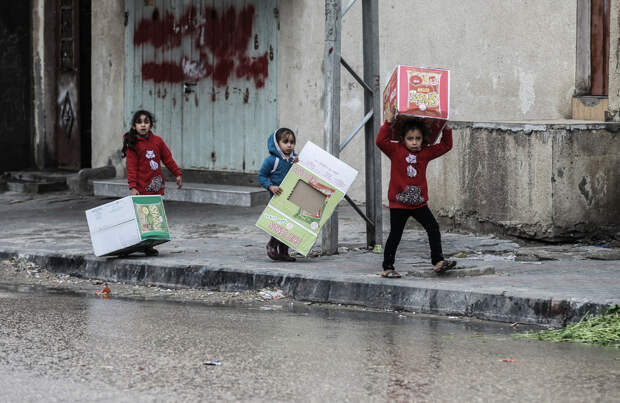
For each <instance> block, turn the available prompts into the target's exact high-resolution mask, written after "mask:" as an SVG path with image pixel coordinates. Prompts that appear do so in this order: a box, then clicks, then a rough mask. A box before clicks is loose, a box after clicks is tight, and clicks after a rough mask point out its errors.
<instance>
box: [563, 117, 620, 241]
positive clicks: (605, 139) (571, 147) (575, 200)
mask: <svg viewBox="0 0 620 403" xmlns="http://www.w3.org/2000/svg"><path fill="white" fill-rule="evenodd" d="M619 130H620V127H619V126H617V124H615V125H614V126H610V127H609V129H608V130H601V129H598V130H596V129H593V130H580V129H574V130H570V131H559V132H557V133H554V134H553V135H552V136H553V172H552V180H553V223H554V226H555V231H556V233H563V234H566V235H570V234H575V235H576V236H579V234H581V233H595V232H602V233H608V232H612V233H615V232H617V231H618V230H619V228H618V224H620V133H619V132H618V131H619Z"/></svg>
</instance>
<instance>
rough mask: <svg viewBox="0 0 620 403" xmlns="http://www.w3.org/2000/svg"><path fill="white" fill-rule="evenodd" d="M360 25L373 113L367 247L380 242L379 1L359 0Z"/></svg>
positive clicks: (369, 126) (367, 96) (366, 96)
mask: <svg viewBox="0 0 620 403" xmlns="http://www.w3.org/2000/svg"><path fill="white" fill-rule="evenodd" d="M362 26H363V43H364V81H365V82H366V83H367V84H368V85H369V86H370V87H371V88H372V91H373V93H370V92H369V91H364V113H368V112H369V111H373V115H372V118H371V119H370V120H368V122H366V125H365V134H366V138H365V145H366V215H367V216H368V218H369V219H370V220H371V221H372V222H374V224H375V225H374V226H372V225H370V224H368V223H367V224H366V242H367V244H368V246H369V247H374V246H375V245H381V244H382V243H383V216H382V213H381V200H382V197H381V191H382V189H381V153H380V152H379V150H378V149H377V147H376V145H375V136H376V135H377V133H378V132H379V129H380V127H381V116H382V113H381V88H380V82H379V2H378V0H363V2H362Z"/></svg>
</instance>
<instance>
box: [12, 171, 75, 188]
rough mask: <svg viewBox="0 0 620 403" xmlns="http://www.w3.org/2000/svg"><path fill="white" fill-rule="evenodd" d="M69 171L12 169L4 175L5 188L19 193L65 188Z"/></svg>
mask: <svg viewBox="0 0 620 403" xmlns="http://www.w3.org/2000/svg"><path fill="white" fill-rule="evenodd" d="M69 175H71V173H70V172H64V171H62V172H54V171H14V172H8V173H7V174H6V175H5V181H6V183H5V185H4V186H3V187H4V188H5V189H6V190H9V191H11V192H19V193H45V192H55V191H59V190H65V189H67V177H68V176H69Z"/></svg>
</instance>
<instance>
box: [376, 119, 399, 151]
mask: <svg viewBox="0 0 620 403" xmlns="http://www.w3.org/2000/svg"><path fill="white" fill-rule="evenodd" d="M391 134H392V124H391V123H390V122H388V121H385V123H383V126H381V129H379V133H378V134H377V141H376V143H377V147H379V149H380V150H381V151H383V153H384V154H385V155H387V156H388V157H389V156H391V155H392V153H393V152H394V150H396V148H397V147H398V143H393V142H392V141H391V140H390V137H391Z"/></svg>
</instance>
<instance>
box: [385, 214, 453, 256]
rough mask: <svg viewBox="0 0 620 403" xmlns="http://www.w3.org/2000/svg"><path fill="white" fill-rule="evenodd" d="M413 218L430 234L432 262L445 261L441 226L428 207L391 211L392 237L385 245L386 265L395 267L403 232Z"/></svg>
mask: <svg viewBox="0 0 620 403" xmlns="http://www.w3.org/2000/svg"><path fill="white" fill-rule="evenodd" d="M409 217H413V218H415V219H416V221H417V222H419V223H420V225H422V226H423V227H424V229H425V230H426V233H427V234H428V242H429V243H430V245H431V261H432V262H433V264H436V263H437V262H440V261H442V260H443V252H442V250H441V234H440V233H439V224H437V220H435V217H434V216H433V213H431V210H430V209H429V208H428V206H423V207H420V208H416V209H400V208H391V209H390V235H389V236H388V239H387V242H386V243H385V252H384V255H383V264H384V265H393V264H394V259H395V258H396V249H397V248H398V244H399V243H400V239H401V238H402V236H403V230H404V229H405V224H406V223H407V219H408V218H409Z"/></svg>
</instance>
